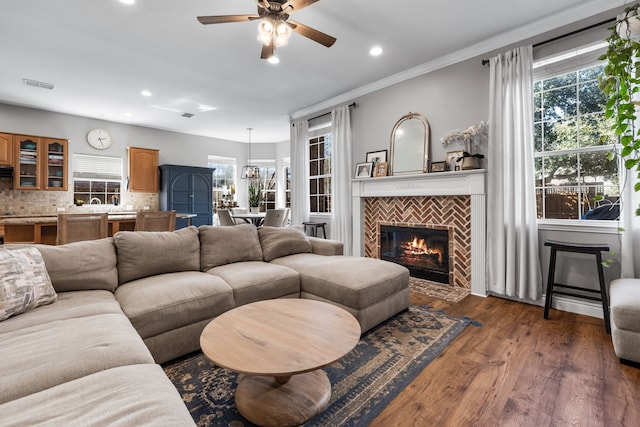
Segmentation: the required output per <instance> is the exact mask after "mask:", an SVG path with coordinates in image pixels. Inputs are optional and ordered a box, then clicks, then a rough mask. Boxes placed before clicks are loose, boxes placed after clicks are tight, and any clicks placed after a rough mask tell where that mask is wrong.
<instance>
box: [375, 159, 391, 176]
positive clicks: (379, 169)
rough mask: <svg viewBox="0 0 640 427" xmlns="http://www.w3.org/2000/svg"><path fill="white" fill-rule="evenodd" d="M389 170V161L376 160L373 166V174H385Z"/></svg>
mask: <svg viewBox="0 0 640 427" xmlns="http://www.w3.org/2000/svg"><path fill="white" fill-rule="evenodd" d="M388 171H389V163H388V162H378V163H376V164H375V166H374V167H373V176H375V177H379V176H387V172H388Z"/></svg>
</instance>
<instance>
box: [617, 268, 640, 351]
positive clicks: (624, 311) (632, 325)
mask: <svg viewBox="0 0 640 427" xmlns="http://www.w3.org/2000/svg"><path fill="white" fill-rule="evenodd" d="M609 294H610V297H611V318H612V319H613V321H614V322H615V325H616V327H617V328H618V329H625V330H627V331H632V332H637V333H640V279H616V280H613V281H612V282H611V287H610V288H609ZM638 351H639V352H640V349H638Z"/></svg>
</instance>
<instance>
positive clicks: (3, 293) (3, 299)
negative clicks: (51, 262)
mask: <svg viewBox="0 0 640 427" xmlns="http://www.w3.org/2000/svg"><path fill="white" fill-rule="evenodd" d="M0 272H2V274H0V321H2V320H5V319H8V318H9V317H11V316H15V315H17V314H20V313H24V312H26V311H28V310H31V309H32V308H35V307H39V306H41V305H46V304H50V303H52V302H54V301H55V300H56V298H57V295H56V291H55V290H54V289H53V286H52V285H51V280H50V279H49V274H48V273H47V269H46V267H45V265H44V260H43V259H42V255H41V254H40V252H39V251H38V250H37V249H36V248H33V247H29V248H21V249H6V250H0Z"/></svg>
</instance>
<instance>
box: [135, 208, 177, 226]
mask: <svg viewBox="0 0 640 427" xmlns="http://www.w3.org/2000/svg"><path fill="white" fill-rule="evenodd" d="M175 229H176V211H140V212H138V214H137V215H136V225H135V227H134V229H133V230H134V231H173V230H175Z"/></svg>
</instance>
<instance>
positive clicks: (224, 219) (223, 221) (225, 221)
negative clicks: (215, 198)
mask: <svg viewBox="0 0 640 427" xmlns="http://www.w3.org/2000/svg"><path fill="white" fill-rule="evenodd" d="M216 212H217V213H218V224H219V225H224V226H228V225H236V223H235V222H234V221H233V218H231V214H230V213H229V209H218V210H217V211H216Z"/></svg>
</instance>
